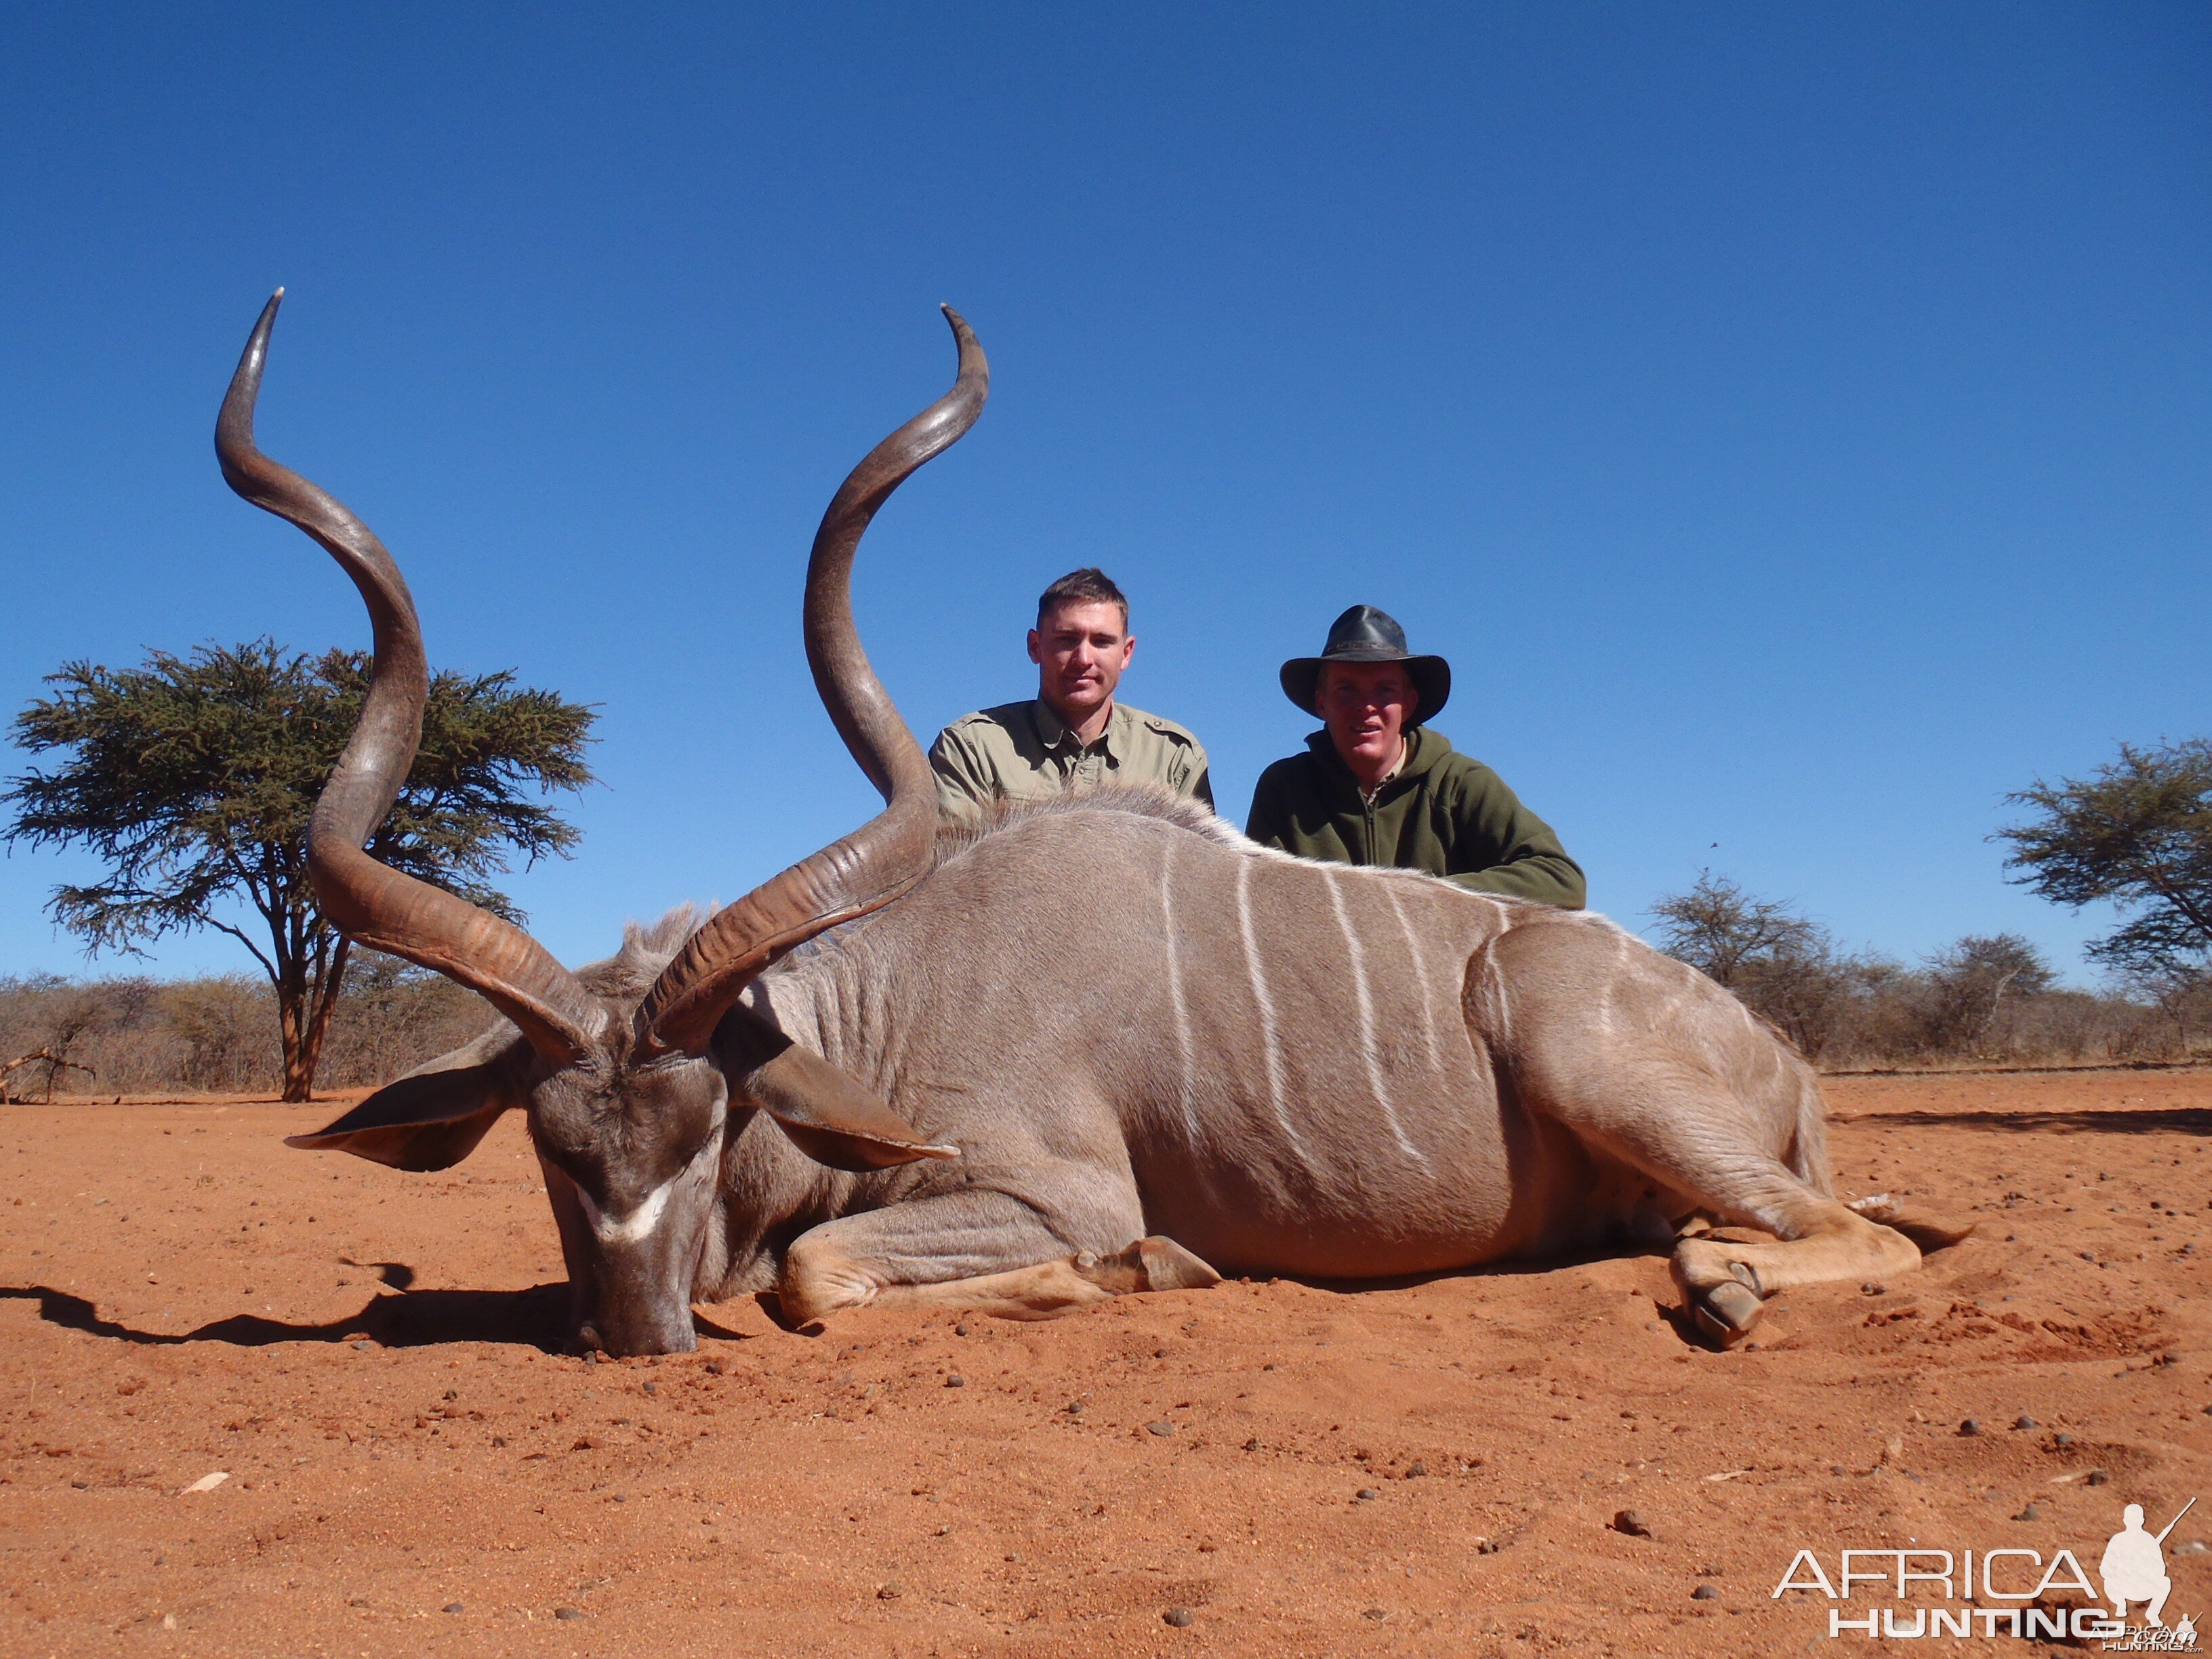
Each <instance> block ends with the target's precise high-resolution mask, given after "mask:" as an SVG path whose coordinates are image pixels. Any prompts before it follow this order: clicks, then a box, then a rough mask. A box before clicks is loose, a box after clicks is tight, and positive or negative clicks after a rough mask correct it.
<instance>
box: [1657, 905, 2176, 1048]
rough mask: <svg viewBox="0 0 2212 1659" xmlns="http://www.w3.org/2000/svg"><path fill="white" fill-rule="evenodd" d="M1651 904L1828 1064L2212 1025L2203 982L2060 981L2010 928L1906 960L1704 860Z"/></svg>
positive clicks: (1708, 967)
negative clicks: (1693, 877) (1678, 888)
mask: <svg viewBox="0 0 2212 1659" xmlns="http://www.w3.org/2000/svg"><path fill="white" fill-rule="evenodd" d="M1651 914H1652V915H1653V916H1654V917H1655V918H1656V920H1657V922H1658V927H1657V928H1656V932H1657V933H1658V934H1659V944H1660V947H1661V948H1662V950H1665V951H1668V953H1669V954H1670V955H1673V956H1674V957H1679V958H1680V960H1682V961H1684V962H1686V963H1689V964H1690V965H1691V966H1692V967H1693V968H1697V969H1699V970H1701V971H1702V972H1704V973H1706V974H1708V975H1711V977H1712V978H1713V979H1714V980H1716V981H1718V982H1719V983H1720V984H1722V985H1723V986H1725V987H1728V989H1729V990H1731V991H1733V992H1734V993H1735V994H1736V995H1737V996H1738V997H1740V998H1741V999H1742V1000H1743V1002H1744V1004H1745V1006H1747V1007H1749V1008H1750V1009H1751V1010H1752V1011H1753V1012H1754V1013H1756V1014H1758V1015H1759V1017H1760V1018H1763V1019H1765V1020H1766V1021H1767V1022H1768V1023H1769V1024H1771V1025H1773V1026H1775V1027H1776V1028H1777V1029H1778V1030H1781V1031H1782V1032H1783V1033H1784V1035H1786V1036H1788V1037H1789V1038H1790V1041H1791V1042H1794V1043H1796V1045H1797V1047H1798V1048H1799V1049H1800V1050H1802V1052H1803V1053H1804V1054H1805V1055H1806V1056H1807V1057H1808V1058H1809V1059H1811V1060H1814V1061H1815V1062H1816V1063H1818V1064H1819V1065H1820V1066H1823V1067H1825V1068H1826V1069H1829V1070H1832V1071H1833V1070H1849V1069H1854V1068H1859V1067H1885V1066H1960V1065H2001V1066H2026V1065H2045V1064H2067V1065H2083V1064H2089V1065H2094V1064H2108V1063H2124V1062H2128V1061H2134V1060H2182V1059H2187V1058H2190V1057H2191V1056H2192V1055H2193V1054H2196V1053H2197V1052H2198V1051H2199V1050H2200V1049H2201V1048H2203V1047H2204V1046H2205V1041H2206V1039H2207V1037H2208V1036H2212V985H2207V984H2203V983H2197V984H2196V985H2193V986H2188V987H2180V988H2179V989H2178V990H2176V991H2175V992H2174V993H2173V994H2170V995H2165V996H2155V997H2154V996H2150V995H2147V994H2142V993H2140V992H2139V991H2136V990H2134V989H2133V988H2132V987H2122V988H2120V989H2118V990H2114V991H2111V992H2104V993H2098V992H2090V991H2081V990H2069V989H2066V988H2063V987H2059V986H2057V984H2056V983H2055V976H2054V975H2053V974H2052V973H2051V967H2050V964H2049V963H2046V962H2045V961H2044V960H2043V958H2042V957H2041V956H2040V954H2039V953H2038V952H2037V951H2036V950H2035V948H2034V946H2033V945H2030V944H2029V943H2028V942H2027V940H2026V939H2021V938H2020V937H2018V936H2017V935H2015V934H2009V933H1999V934H1996V935H1993V936H1990V937H1982V936H1977V935H1969V936H1968V937H1966V938H1965V939H1959V940H1957V941H1956V942H1955V943H1954V944H1952V945H1947V946H1946V947H1944V948H1943V949H1942V950H1941V951H1936V952H1935V953H1934V954H1933V955H1932V956H1930V957H1928V958H1927V959H1926V960H1925V961H1924V962H1923V963H1921V965H1919V966H1918V967H1917V968H1915V967H1907V966H1906V965H1905V964H1904V963H1899V962H1896V961H1893V960H1892V959H1890V958H1888V957H1880V956H1873V955H1866V954H1860V953H1856V952H1852V951H1844V950H1842V949H1840V948H1839V947H1838V945H1836V943H1835V941H1834V940H1833V939H1832V938H1831V937H1830V936H1829V934H1828V933H1826V930H1825V929H1823V928H1821V927H1819V926H1818V925H1817V924H1815V923H1814V922H1812V921H1808V919H1806V918H1805V917H1803V916H1802V915H1798V914H1797V913H1796V911H1795V910H1794V909H1792V908H1790V906H1789V905H1787V904H1784V903H1778V902H1773V901H1771V900H1765V899H1759V898H1755V897H1753V896H1751V895H1750V894H1747V893H1746V892H1745V891H1744V890H1743V889H1742V888H1741V887H1740V886H1738V885H1737V884H1735V882H1733V881H1730V880H1729V879H1728V878H1726V877H1724V876H1715V875H1713V874H1712V873H1711V872H1710V871H1707V872H1704V873H1703V874H1701V875H1700V876H1699V878H1698V880H1697V882H1696V883H1695V884H1693V885H1692V887H1691V888H1690V890H1688V891H1686V892H1684V893H1677V894H1670V895H1668V896H1666V897H1664V898H1662V899H1661V900H1660V901H1659V902H1658V903H1657V904H1656V905H1654V906H1653V907H1652V910H1651Z"/></svg>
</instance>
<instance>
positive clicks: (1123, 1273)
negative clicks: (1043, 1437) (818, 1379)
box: [776, 1191, 1221, 1327]
mask: <svg viewBox="0 0 2212 1659" xmlns="http://www.w3.org/2000/svg"><path fill="white" fill-rule="evenodd" d="M1103 1225H1104V1226H1106V1227H1111V1226H1112V1225H1114V1224H1112V1223H1111V1222H1104V1223H1103ZM1123 1225H1126V1226H1127V1229H1128V1231H1129V1232H1133V1231H1135V1229H1136V1227H1138V1226H1139V1225H1142V1224H1141V1222H1140V1221H1138V1220H1137V1219H1135V1218H1134V1217H1132V1218H1129V1219H1128V1220H1127V1222H1126V1223H1124V1224H1123ZM1070 1231H1076V1232H1077V1237H1085V1235H1090V1236H1094V1237H1095V1236H1096V1234H1097V1231H1099V1227H1098V1226H1097V1225H1094V1226H1093V1227H1091V1228H1086V1229H1082V1230H1073V1229H1071V1230H1070ZM1127 1236H1128V1233H1127V1232H1124V1233H1123V1234H1122V1237H1127ZM1070 1242H1071V1241H1070V1240H1069V1239H1068V1238H1067V1237H1064V1236H1063V1234H1062V1233H1061V1232H1060V1231H1056V1230H1055V1229H1054V1228H1053V1227H1052V1226H1049V1225H1047V1223H1046V1220H1045V1218H1044V1217H1043V1216H1042V1215H1041V1214H1039V1213H1038V1212H1037V1211H1036V1210H1035V1209H1033V1208H1031V1207H1030V1206H1029V1205H1027V1204H1024V1203H1023V1202H1022V1201H1021V1200H1018V1199H1015V1198H1012V1197H1010V1196H1008V1195H1007V1194H1004V1193H986V1192H974V1191H970V1192H965V1193H957V1194H946V1195H945V1196H943V1197H940V1198H932V1199H923V1200H919V1201H917V1202H915V1203H910V1204H896V1205H892V1206H890V1207H889V1208H886V1209H882V1210H872V1211H870V1212H868V1213H867V1214H866V1215H857V1216H848V1217H845V1218H842V1219H840V1220H836V1221H829V1222H825V1223H823V1225H821V1226H819V1227H816V1228H814V1229H812V1230H811V1231H808V1232H805V1233H803V1234H801V1235H800V1236H799V1237H798V1238H797V1239H795V1240H794V1241H793V1243H792V1245H791V1248H790V1249H789V1250H787V1252H786V1253H785V1255H784V1262H783V1272H782V1274H781V1277H780V1278H779V1279H778V1280H777V1282H776V1295H777V1297H778V1299H779V1300H780V1301H781V1303H782V1304H783V1316H784V1318H785V1319H786V1321H787V1322H789V1323H790V1324H792V1325H793V1326H794V1327H804V1326H807V1325H813V1324H819V1323H820V1322H822V1321H823V1320H825V1319H826V1318H828V1317H829V1316H830V1315H831V1314H834V1313H837V1312H840V1311H842V1310H845V1309H848V1308H866V1307H877V1308H882V1307H911V1308H945V1309H954V1308H957V1309H961V1310H968V1311H971V1312H975V1313H983V1314H989V1315H993V1316H996V1317H999V1318H1001V1319H1050V1318H1053V1317H1054V1316H1057V1315H1060V1314H1063V1313H1067V1312H1070V1311H1072V1310H1075V1309H1077V1308H1085V1307H1090V1306H1091V1305H1093V1304H1097V1303H1100V1302H1105V1301H1109V1300H1110V1299H1112V1298H1113V1297H1117V1296H1128V1295H1132V1294H1134V1293H1136V1292H1138V1291H1177V1290H1200V1289H1204V1288H1205V1287H1206V1286H1207V1285H1217V1284H1218V1283H1220V1280H1221V1275H1220V1274H1218V1273H1216V1272H1214V1270H1213V1269H1212V1267H1208V1266H1207V1265H1206V1263H1205V1262H1203V1261H1200V1260H1199V1259H1198V1257H1196V1256H1195V1255H1192V1254H1191V1253H1190V1252H1189V1251H1188V1250H1186V1249H1183V1248H1182V1246H1181V1245H1179V1244H1177V1243H1175V1242H1174V1241H1173V1240H1172V1239H1167V1238H1159V1237H1149V1238H1139V1239H1137V1240H1136V1241H1135V1242H1134V1243H1129V1244H1127V1245H1125V1246H1123V1247H1121V1248H1120V1249H1105V1250H1100V1249H1075V1250H1073V1251H1071V1250H1070V1249H1069V1243H1070ZM1102 1242H1103V1241H1102Z"/></svg>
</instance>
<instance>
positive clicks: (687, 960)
mask: <svg viewBox="0 0 2212 1659" xmlns="http://www.w3.org/2000/svg"><path fill="white" fill-rule="evenodd" d="M945 320H946V321H947V322H949V323H951V325H952V337H953V339H954V340H955V341H956V342H957V343H958V346H959V351H960V369H959V374H958V378H957V379H956V380H954V381H953V383H952V389H951V391H950V392H946V393H945V396H943V397H942V398H939V399H938V400H937V401H936V402H935V403H933V404H931V405H930V406H929V407H928V408H927V409H925V410H922V411H921V414H919V415H917V416H915V417H914V418H913V419H912V420H910V421H908V422H907V423H906V424H905V425H904V426H902V427H901V428H899V429H898V430H897V431H896V432H894V433H892V434H891V435H890V437H888V438H886V439H884V441H883V442H881V443H879V444H878V445H877V446H876V447H875V448H874V449H872V450H871V451H870V452H869V453H868V455H867V458H866V459H865V460H863V461H862V462H861V463H860V465H858V466H856V467H854V469H853V471H852V472H851V473H850V475H848V477H847V478H846V480H845V482H844V484H843V485H842V487H841V488H840V489H838V491H837V493H836V495H835V496H834V497H832V498H831V500H830V502H829V511H828V512H826V513H823V515H822V527H821V528H820V529H819V530H817V531H816V532H815V533H814V552H813V556H812V557H811V559H810V560H809V561H808V562H807V566H806V608H805V614H806V623H805V632H806V660H807V663H808V665H809V666H811V668H812V669H813V671H814V687H815V690H817V691H818V692H819V693H820V694H821V696H822V701H823V704H824V706H825V707H827V708H828V709H829V718H830V720H832V721H834V722H835V723H836V727H837V734H838V736H840V737H842V738H844V740H845V746H846V748H848V749H849V750H852V753H853V758H854V760H856V761H858V762H859V763H860V769H861V770H862V771H863V772H866V774H867V775H868V781H870V782H872V783H873V784H874V785H875V786H876V787H877V789H878V791H880V792H881V793H882V794H883V796H884V799H885V800H886V801H887V802H888V803H889V805H887V806H886V807H885V808H884V811H882V812H881V813H879V814H878V815H877V816H876V817H873V818H871V819H870V820H869V821H868V822H867V823H865V824H863V825H861V826H860V828H859V829H855V830H854V832H853V833H852V834H851V835H849V836H845V837H844V838H843V839H842V840H840V841H836V842H832V843H830V845H829V846H828V847H825V848H823V849H822V850H821V851H820V852H818V853H816V854H812V855H811V856H810V857H807V858H805V859H802V860H800V861H799V863H797V864H794V865H793V866H791V868H789V869H788V870H786V871H785V872H783V873H782V874H781V875H779V876H776V877H775V878H773V879H771V880H769V881H768V882H765V883H763V884H762V885H760V886H758V887H756V888H755V889H753V890H752V891H751V892H750V893H748V894H746V895H745V896H744V897H743V898H742V899H739V900H738V902H736V903H735V904H732V905H731V906H729V907H728V908H726V909H724V910H720V911H718V912H717V913H716V914H715V915H714V919H713V920H712V921H709V922H708V924H707V925H706V926H705V927H702V928H701V929H700V930H699V931H698V932H697V933H695V934H693V935H692V937H691V939H690V943H689V944H687V945H685V946H684V950H683V951H682V953H681V954H680V955H678V957H677V958H676V959H675V960H674V961H673V962H671V963H669V964H668V966H667V968H666V969H665V970H663V972H662V973H661V975H660V977H659V980H658V981H656V982H655V983H654V985H653V989H652V992H651V993H650V994H648V995H647V997H646V1000H645V1001H644V1002H643V1003H642V1004H641V1006H640V1007H639V1009H638V1012H637V1024H636V1030H637V1034H638V1046H639V1048H641V1049H642V1050H647V1051H650V1050H652V1049H654V1048H665V1049H683V1050H687V1051H690V1052H694V1053H696V1052H697V1051H699V1050H700V1049H702V1048H705V1047H706V1045H707V1042H708V1038H709V1037H711V1036H713V1035H714V1027H715V1026H716V1024H719V1023H720V1020H721V1018H722V1016H723V1015H724V1014H725V1013H726V1012H728V1011H729V1007H730V1005H731V1004H732V1002H734V1001H736V1000H737V998H738V993H740V992H741V991H743V990H744V988H745V987H746V985H747V984H749V983H750V981H752V979H753V978H754V976H755V975H757V974H759V972H760V971H761V969H763V968H765V967H767V966H768V965H769V963H771V962H773V961H775V959H776V957H779V956H781V955H782V954H783V953H784V952H785V951H788V950H790V949H791V948H792V947H793V946H794V945H801V944H804V943H805V941H806V940H808V939H812V938H813V937H814V936H815V935H816V934H817V933H824V932H826V931H828V930H829V928H831V927H836V925H837V924H838V923H840V922H842V921H851V920H852V919H853V918H854V917H855V916H863V915H867V914H868V913H869V912H870V911H872V910H878V909H881V908H883V907H884V905H886V904H889V903H890V902H891V901H892V900H894V899H896V898H897V897H899V896H901V895H902V894H903V893H905V892H906V891H907V890H908V889H910V888H911V887H913V886H914V884H915V883H916V882H918V881H920V880H921V878H923V877H924V876H926V875H927V874H928V873H929V872H930V869H931V866H932V864H933V860H934V858H935V848H936V841H937V788H936V784H935V781H934V780H933V775H932V774H931V772H930V769H929V762H928V759H927V757H925V756H924V755H923V754H922V752H921V744H917V743H916V742H915V740H914V733H913V732H909V731H908V729H907V725H906V721H905V720H902V718H900V715H899V712H898V710H897V708H895V707H894V706H893V705H892V702H891V700H890V693H888V692H886V691H885V690H884V687H883V682H882V681H880V680H878V678H876V673H875V670H874V669H872V668H871V667H870V666H869V665H868V653H866V651H864V650H862V649H861V648H860V633H859V630H858V629H855V628H854V625H853V591H852V576H853V556H854V553H855V552H856V551H857V550H859V548H860V538H861V536H862V534H863V533H865V532H866V530H867V527H868V521H869V520H872V519H873V518H874V517H875V515H876V510H877V508H878V507H881V506H883V504H884V501H887V500H889V499H890V493H891V491H893V490H894V489H897V488H898V487H899V485H900V484H902V483H905V482H906V480H907V479H908V477H911V476H912V475H913V474H914V472H915V471H916V470H917V469H918V468H920V467H921V465H922V464H923V463H924V462H926V461H927V460H929V459H931V458H932V457H933V456H935V455H939V454H941V453H944V451H945V450H946V449H948V448H950V447H951V446H952V445H953V444H955V443H956V442H957V441H959V440H960V438H961V437H962V435H964V434H965V433H966V432H967V430H968V428H969V427H971V426H973V425H975V418H976V416H979V415H981V413H982V412H983V400H984V398H986V397H987V396H988V395H989V393H990V389H991V369H990V365H989V364H988V363H987V362H985V361H984V359H983V348H982V347H981V346H980V345H978V344H977V343H975V331H973V330H972V329H970V328H969V326H968V325H967V323H966V321H965V320H964V319H962V317H961V315H960V313H958V312H957V311H955V310H953V309H952V307H951V306H946V307H945Z"/></svg>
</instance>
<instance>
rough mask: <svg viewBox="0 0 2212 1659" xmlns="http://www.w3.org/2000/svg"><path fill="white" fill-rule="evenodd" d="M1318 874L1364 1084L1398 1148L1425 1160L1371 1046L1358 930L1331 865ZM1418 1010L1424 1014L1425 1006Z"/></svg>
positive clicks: (1371, 1007)
mask: <svg viewBox="0 0 2212 1659" xmlns="http://www.w3.org/2000/svg"><path fill="white" fill-rule="evenodd" d="M1321 878H1322V885H1324V886H1325V887H1327V888H1328V904H1329V908H1330V909H1332V910H1334V912H1335V913H1336V926H1337V930H1338V931H1339V932H1340V933H1342V934H1343V935H1344V948H1345V953H1346V956H1347V957H1350V959H1351V963H1352V992H1353V994H1354V1000H1355V1001H1356V1003H1357V1006H1358V1010H1359V1057H1360V1059H1361V1060H1363V1061H1364V1062H1365V1063H1366V1066H1367V1086H1368V1087H1369V1088H1370V1089H1371V1090H1372V1091H1374V1093H1375V1103H1376V1106H1378V1107H1380V1108H1381V1109H1382V1111H1383V1121H1384V1122H1385V1123H1388V1124H1389V1126H1390V1133H1391V1136H1392V1138H1393V1139H1395V1140H1396V1141H1397V1143H1398V1149H1399V1150H1400V1151H1401V1152H1404V1153H1405V1154H1406V1156H1407V1157H1408V1158H1414V1159H1416V1160H1418V1161H1419V1162H1420V1163H1422V1164H1426V1163H1427V1162H1428V1161H1429V1160H1428V1159H1427V1158H1425V1157H1424V1156H1423V1154H1422V1152H1421V1149H1420V1148H1419V1147H1418V1146H1414V1145H1413V1142H1412V1141H1410V1140H1408V1139H1406V1130H1405V1126H1404V1125H1402V1124H1401V1123H1400V1122H1399V1121H1398V1109H1397V1107H1396V1105H1395V1103H1394V1102H1393V1101H1392V1100H1391V1098H1390V1085H1389V1080H1388V1079H1386V1078H1384V1077H1383V1060H1382V1056H1381V1055H1380V1054H1377V1053H1376V1049H1375V996H1374V993H1373V992H1371V991H1370V990H1369V988H1368V986H1367V953H1366V951H1364V950H1363V949H1362V948H1361V947H1360V944H1359V934H1358V932H1357V931H1355V930H1354V929H1353V927H1352V918H1351V917H1350V916H1348V915H1346V914H1345V910H1344V894H1343V892H1342V890H1340V888H1339V887H1338V885H1337V879H1336V871H1335V869H1334V866H1329V865H1323V866H1321ZM1422 1012H1423V1017H1424V1018H1425V1017H1426V1014H1427V1010H1426V1007H1425V1006H1424V1008H1423V1011H1422ZM1432 1046H1433V1045H1432Z"/></svg>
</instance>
